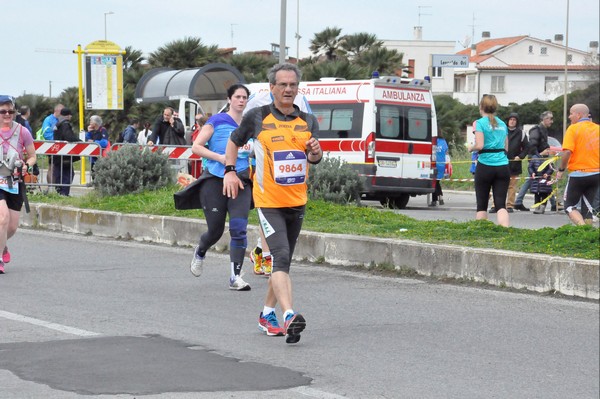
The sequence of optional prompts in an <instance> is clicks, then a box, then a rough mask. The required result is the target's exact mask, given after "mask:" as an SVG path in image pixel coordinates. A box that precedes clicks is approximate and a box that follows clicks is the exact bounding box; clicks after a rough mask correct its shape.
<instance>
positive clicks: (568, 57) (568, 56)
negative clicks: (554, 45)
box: [567, 54, 573, 62]
mask: <svg viewBox="0 0 600 399" xmlns="http://www.w3.org/2000/svg"><path fill="white" fill-rule="evenodd" d="M567 62H573V54H567Z"/></svg>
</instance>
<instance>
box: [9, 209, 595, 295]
mask: <svg viewBox="0 0 600 399" xmlns="http://www.w3.org/2000/svg"><path fill="white" fill-rule="evenodd" d="M20 225H21V226H23V227H30V228H38V229H46V230H52V231H61V232H66V233H74V234H84V235H94V236H99V237H107V238H116V239H126V240H134V241H141V242H152V243H161V244H168V245H179V246H190V247H194V246H195V245H197V242H198V237H199V236H200V234H202V233H203V232H204V231H206V223H205V221H204V220H196V219H187V218H180V217H169V216H153V215H128V214H121V213H117V212H106V211H94V210H87V209H78V208H70V207H60V206H56V205H48V204H31V213H25V211H22V213H21V221H20ZM257 235H258V231H257V228H256V227H255V226H249V228H248V242H250V243H253V242H256V239H257ZM228 244H229V234H228V232H227V230H226V233H225V234H224V235H223V237H222V238H221V240H220V241H219V242H218V243H217V244H216V245H215V249H216V250H219V251H226V250H227V247H228ZM190 256H191V251H190ZM294 259H295V260H297V261H308V262H324V263H327V264H331V265H338V266H357V265H360V266H364V267H367V268H369V267H372V266H373V265H394V268H395V269H396V270H401V269H402V270H406V269H408V270H413V271H415V272H416V273H418V274H420V275H422V276H429V277H436V278H455V279H464V280H468V281H473V282H478V283H486V284H490V285H494V286H498V287H509V288H514V289H519V290H521V289H525V290H530V291H535V292H552V291H555V292H558V293H560V294H563V295H566V296H573V297H580V298H587V299H595V300H598V299H600V295H599V294H600V291H599V284H600V275H599V261H598V260H584V259H576V258H562V257H557V256H547V255H537V254H530V253H527V254H525V253H520V252H510V251H501V250H494V249H481V248H468V247H460V246H454V245H440V244H426V243H420V242H414V241H409V240H399V239H384V238H372V237H364V236H351V235H344V234H325V233H314V232H310V231H303V232H302V233H301V234H300V237H299V239H298V244H297V246H296V250H295V253H294Z"/></svg>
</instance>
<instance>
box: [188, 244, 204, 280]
mask: <svg viewBox="0 0 600 399" xmlns="http://www.w3.org/2000/svg"><path fill="white" fill-rule="evenodd" d="M197 253H198V247H196V249H194V257H193V258H192V263H191V264H190V271H191V272H192V274H193V275H194V276H196V277H200V275H201V274H202V264H203V263H204V258H201V257H199V256H198V255H197Z"/></svg>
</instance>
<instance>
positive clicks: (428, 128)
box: [247, 76, 437, 209]
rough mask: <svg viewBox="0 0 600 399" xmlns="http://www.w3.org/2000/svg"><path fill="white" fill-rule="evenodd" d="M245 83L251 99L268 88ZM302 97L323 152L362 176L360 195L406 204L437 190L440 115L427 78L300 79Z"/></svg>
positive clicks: (401, 206) (391, 204) (298, 100)
mask: <svg viewBox="0 0 600 399" xmlns="http://www.w3.org/2000/svg"><path fill="white" fill-rule="evenodd" d="M247 86H248V88H249V89H250V92H251V100H252V97H253V96H257V97H260V96H261V95H262V96H263V97H264V95H265V94H266V93H268V92H269V85H268V84H266V83H251V84H248V85H247ZM304 99H306V100H308V104H309V107H310V110H309V112H312V113H313V114H314V115H315V116H316V117H317V120H318V121H319V129H320V133H319V142H320V144H321V147H322V148H323V152H324V154H325V155H326V156H330V157H338V158H340V159H342V160H343V161H345V162H347V163H348V164H349V165H351V166H352V167H353V168H354V169H355V170H356V171H357V172H358V174H359V176H360V177H361V178H362V181H363V192H362V193H361V198H362V199H364V200H376V201H379V202H380V203H381V204H382V205H386V206H389V207H390V208H396V209H404V208H405V207H406V205H407V204H408V201H409V199H410V197H411V196H412V197H414V196H417V195H427V194H431V193H433V192H434V190H435V178H434V177H435V152H436V147H435V145H436V142H437V119H436V114H435V106H434V102H433V96H432V94H431V85H430V83H429V81H427V80H425V79H422V80H421V79H406V78H400V77H398V76H384V77H375V78H372V79H365V80H341V79H339V78H322V79H321V80H320V81H318V82H301V83H300V85H299V90H298V96H297V97H296V101H295V103H296V104H299V105H301V104H302V102H303V101H304ZM250 103H251V101H249V104H248V109H249V108H252V107H253V105H251V104H250ZM261 103H262V102H261Z"/></svg>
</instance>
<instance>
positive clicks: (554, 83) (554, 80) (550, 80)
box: [544, 76, 560, 93]
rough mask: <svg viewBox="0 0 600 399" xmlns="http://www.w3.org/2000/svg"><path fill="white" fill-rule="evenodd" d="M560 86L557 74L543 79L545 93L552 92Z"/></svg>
mask: <svg viewBox="0 0 600 399" xmlns="http://www.w3.org/2000/svg"><path fill="white" fill-rule="evenodd" d="M559 86H560V83H559V82H558V76H546V77H545V79H544V92H545V93H554V92H556V90H557V88H558V87H559Z"/></svg>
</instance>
